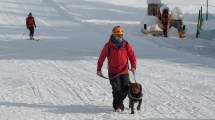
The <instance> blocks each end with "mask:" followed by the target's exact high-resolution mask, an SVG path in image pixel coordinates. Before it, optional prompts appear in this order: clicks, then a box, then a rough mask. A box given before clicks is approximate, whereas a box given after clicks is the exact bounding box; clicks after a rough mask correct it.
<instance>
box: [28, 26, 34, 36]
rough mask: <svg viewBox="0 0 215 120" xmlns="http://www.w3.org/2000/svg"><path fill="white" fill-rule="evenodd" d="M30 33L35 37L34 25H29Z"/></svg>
mask: <svg viewBox="0 0 215 120" xmlns="http://www.w3.org/2000/svg"><path fill="white" fill-rule="evenodd" d="M28 29H29V31H30V33H29V36H31V37H34V27H28Z"/></svg>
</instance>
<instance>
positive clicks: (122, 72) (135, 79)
mask: <svg viewBox="0 0 215 120" xmlns="http://www.w3.org/2000/svg"><path fill="white" fill-rule="evenodd" d="M128 70H129V71H131V69H128ZM125 71H126V70H125ZM125 71H123V72H121V73H119V74H117V75H115V76H113V77H112V78H109V77H105V76H104V75H102V74H101V75H100V76H99V77H102V78H104V79H110V80H111V79H114V78H116V77H118V76H120V75H122V74H123V73H124V72H125ZM133 75H134V80H135V82H136V79H135V74H134V73H133ZM136 83H137V82H136Z"/></svg>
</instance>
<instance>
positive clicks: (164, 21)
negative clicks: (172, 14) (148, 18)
mask: <svg viewBox="0 0 215 120" xmlns="http://www.w3.org/2000/svg"><path fill="white" fill-rule="evenodd" d="M161 21H162V24H163V35H164V37H167V29H168V22H169V10H168V9H167V8H166V9H164V10H163V11H162V15H161Z"/></svg>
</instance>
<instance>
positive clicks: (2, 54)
mask: <svg viewBox="0 0 215 120" xmlns="http://www.w3.org/2000/svg"><path fill="white" fill-rule="evenodd" d="M162 2H164V3H168V4H167V5H168V7H169V8H170V10H172V9H173V8H175V7H179V8H180V9H182V10H183V12H184V13H183V15H184V18H183V22H184V24H185V25H186V37H185V38H182V39H181V38H178V37H177V36H175V35H173V33H170V36H169V37H168V38H163V37H153V36H147V35H145V34H142V32H141V25H140V24H141V22H142V21H143V20H144V19H146V16H147V15H146V14H145V13H146V11H147V3H146V1H145V0H134V1H133V0H132V1H131V0H124V1H123V2H122V1H121V0H108V1H107V0H37V1H36V0H28V1H23V0H1V1H0V11H1V12H0V119H1V120H83V119H93V120H101V119H104V120H110V119H127V120H131V119H152V120H163V119H164V120H165V119H180V120H187V119H215V117H214V114H215V81H214V80H215V54H214V53H215V40H213V39H212V40H206V39H201V38H198V39H196V38H195V35H196V26H197V16H198V10H199V9H200V7H201V6H203V10H204V11H205V9H206V7H205V4H206V3H205V1H203V0H201V1H196V0H189V1H187V0H180V1H178V0H165V1H162ZM209 4H210V6H209V13H210V15H212V16H215V8H214V6H215V1H212V0H209ZM30 11H31V12H32V14H33V16H34V17H35V19H36V24H37V28H36V29H35V38H40V41H32V40H27V39H26V38H28V31H27V30H26V28H25V18H26V17H27V15H28V13H29V12H30ZM149 20H150V19H149ZM214 22H215V20H214V19H210V21H208V22H207V21H204V25H207V28H208V29H209V30H214ZM115 25H121V26H123V28H124V32H125V36H124V37H125V38H126V39H127V40H128V41H129V43H131V45H132V46H133V49H134V52H135V54H136V56H137V71H136V80H137V82H139V83H141V84H142V86H143V93H144V96H143V104H142V107H141V109H142V110H141V111H140V112H137V111H135V113H136V114H135V115H131V114H130V110H128V98H126V99H125V101H124V104H125V106H126V110H125V111H124V112H123V113H115V112H114V111H113V108H112V94H111V92H112V91H111V86H110V83H109V81H108V80H105V79H103V78H100V77H98V76H96V67H97V59H98V56H99V54H100V52H101V49H102V48H103V46H104V44H105V43H106V42H107V41H108V39H109V37H110V34H111V30H112V28H113V26H115ZM106 64H107V63H105V65H104V67H103V69H102V70H103V71H102V72H103V74H104V75H105V76H107V65H106ZM130 77H131V80H134V76H133V75H132V74H131V75H130ZM133 82H134V81H133Z"/></svg>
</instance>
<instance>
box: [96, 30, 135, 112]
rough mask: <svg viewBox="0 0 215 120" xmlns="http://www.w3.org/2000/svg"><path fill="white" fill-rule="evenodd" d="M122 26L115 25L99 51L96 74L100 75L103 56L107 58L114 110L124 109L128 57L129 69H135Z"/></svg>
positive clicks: (130, 48)
mask: <svg viewBox="0 0 215 120" xmlns="http://www.w3.org/2000/svg"><path fill="white" fill-rule="evenodd" d="M123 34H124V31H123V28H122V27H121V26H116V27H114V28H113V30H112V35H111V37H110V40H109V42H107V43H106V44H105V46H104V48H103V49H102V51H101V54H100V57H99V59H98V66H97V75H98V76H103V75H102V71H101V69H102V66H103V62H104V61H105V58H106V57H107V60H108V75H109V80H110V84H111V86H112V90H113V91H112V94H113V108H114V110H115V111H116V112H121V111H123V110H124V104H123V100H124V99H125V98H126V96H127V94H128V89H129V87H128V82H129V74H128V69H129V66H128V59H129V61H130V64H131V71H132V72H133V73H134V72H135V70H136V57H135V54H134V51H133V50H132V47H131V45H130V44H129V43H128V42H127V41H126V40H124V39H123Z"/></svg>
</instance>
